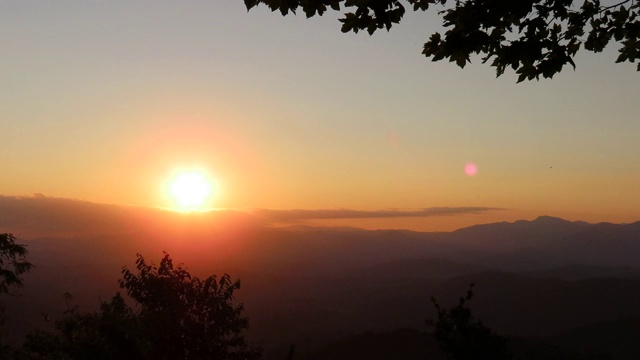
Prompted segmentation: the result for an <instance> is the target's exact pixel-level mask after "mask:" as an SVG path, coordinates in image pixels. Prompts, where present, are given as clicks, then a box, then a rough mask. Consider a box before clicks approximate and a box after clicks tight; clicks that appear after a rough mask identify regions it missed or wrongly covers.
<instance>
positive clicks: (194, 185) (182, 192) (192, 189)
mask: <svg viewBox="0 0 640 360" xmlns="http://www.w3.org/2000/svg"><path fill="white" fill-rule="evenodd" d="M168 190H169V195H170V196H171V198H172V199H173V202H174V205H175V209H176V210H181V211H198V210H206V206H207V203H208V201H209V200H210V198H211V196H212V194H213V184H212V182H211V181H210V180H209V179H207V178H206V177H205V176H204V175H203V174H201V173H199V172H181V173H178V174H177V175H176V176H175V177H174V178H173V179H172V180H171V182H170V183H169V189H168Z"/></svg>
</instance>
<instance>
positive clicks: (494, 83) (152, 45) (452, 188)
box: [0, 1, 640, 230]
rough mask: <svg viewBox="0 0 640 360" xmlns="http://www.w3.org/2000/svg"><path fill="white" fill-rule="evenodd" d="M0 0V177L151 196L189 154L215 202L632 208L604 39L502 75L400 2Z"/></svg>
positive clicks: (73, 191) (519, 209)
mask: <svg viewBox="0 0 640 360" xmlns="http://www.w3.org/2000/svg"><path fill="white" fill-rule="evenodd" d="M0 7H1V9H0V21H1V23H2V24H3V32H4V33H6V34H11V35H12V36H9V37H8V39H6V41H4V42H3V48H4V50H3V54H4V55H3V60H2V65H3V66H1V67H0V78H2V79H4V80H3V82H4V83H5V86H4V87H3V88H2V89H0V140H1V141H2V143H3V148H2V150H0V167H1V168H2V169H3V171H2V174H1V175H0V194H2V195H11V196H24V195H31V194H34V193H42V194H45V195H47V196H52V197H65V198H73V199H82V200H88V201H92V202H99V203H112V204H127V205H142V206H149V207H165V208H166V207H171V206H172V205H173V204H172V203H171V201H170V199H169V198H168V197H167V194H166V188H167V182H168V181H169V179H170V178H171V176H172V174H175V172H176V171H179V170H180V169H200V170H202V171H203V172H205V173H206V174H207V175H208V176H210V177H211V178H213V179H215V181H216V184H217V187H218V192H217V196H215V197H213V198H212V201H211V203H210V204H209V205H210V206H211V207H214V208H231V209H241V210H250V209H311V210H313V209H354V210H364V211H376V210H383V209H390V208H392V209H423V208H432V207H487V208H500V209H504V210H499V211H488V212H486V213H482V214H472V215H468V214H467V215H447V216H434V217H419V218H386V219H359V220H353V219H341V220H323V221H322V223H323V224H336V225H353V226H362V227H367V228H378V227H385V228H386V227H389V228H405V227H406V228H412V229H419V230H447V229H452V228H458V227H461V226H467V225H471V224H474V223H478V222H492V221H503V220H506V221H512V220H516V219H520V218H524V219H531V218H535V217H536V216H538V215H554V216H561V217H564V218H568V219H570V220H587V221H592V222H598V221H612V222H631V221H635V220H639V219H640V208H639V207H638V205H637V204H640V191H638V190H637V189H638V186H637V184H638V183H640V165H639V164H640V152H639V151H638V145H637V134H639V133H640V123H639V122H638V121H637V114H638V113H639V110H640V105H639V103H638V102H637V101H636V97H637V94H638V93H640V83H638V81H637V79H636V76H637V74H636V72H635V70H634V69H633V66H632V65H617V64H614V62H613V60H614V59H615V51H609V52H605V53H604V54H600V55H597V54H596V55H594V54H588V56H580V57H578V59H577V60H578V61H577V62H578V67H577V70H576V71H575V72H574V71H571V70H567V71H565V72H564V73H562V74H560V75H558V76H557V77H556V78H554V79H553V80H544V81H540V82H532V83H523V84H518V85H516V84H515V78H514V77H513V76H511V75H506V76H503V77H501V78H499V79H495V76H494V73H493V70H492V69H490V68H488V67H486V66H483V65H481V64H479V63H480V62H479V61H474V62H473V64H472V65H471V66H469V67H467V68H465V69H464V70H460V69H458V68H457V67H455V66H454V65H452V64H446V63H442V64H441V63H431V62H429V61H427V60H425V59H424V58H423V57H422V56H421V55H420V50H421V43H423V42H424V41H425V39H426V38H427V36H428V33H429V31H432V30H433V28H429V27H428V26H427V25H424V24H425V21H424V18H421V17H417V16H408V17H407V19H406V21H405V22H403V24H402V26H399V27H398V28H397V29H393V30H392V31H391V32H390V33H388V34H385V33H380V34H376V35H375V36H372V37H368V36H366V35H362V36H361V35H353V34H342V33H341V32H340V31H339V23H338V22H337V21H336V19H335V18H332V17H326V18H320V19H313V20H306V19H304V17H303V16H299V17H288V18H284V19H283V18H281V17H280V16H278V15H277V14H272V13H270V12H268V11H265V9H258V10H256V11H251V12H250V13H248V14H247V12H246V9H244V6H243V4H242V2H241V1H235V2H218V1H211V2H203V3H191V4H178V3H175V2H172V1H159V2H158V1H155V2H151V1H142V2H140V3H136V4H131V3H122V4H106V3H102V2H93V3H88V4H85V5H84V6H73V7H70V6H66V5H59V6H49V5H42V4H38V3H36V2H33V3H31V2H11V3H4V4H2V5H0ZM470 162H471V163H475V164H477V166H478V172H477V174H475V175H474V176H468V175H466V174H465V172H464V167H465V165H466V164H467V163H470Z"/></svg>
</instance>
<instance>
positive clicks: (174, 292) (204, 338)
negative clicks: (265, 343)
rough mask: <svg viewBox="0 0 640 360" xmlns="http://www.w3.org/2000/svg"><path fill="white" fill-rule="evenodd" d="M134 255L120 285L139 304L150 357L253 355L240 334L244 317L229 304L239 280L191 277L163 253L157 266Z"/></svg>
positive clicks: (187, 357)
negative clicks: (132, 265)
mask: <svg viewBox="0 0 640 360" xmlns="http://www.w3.org/2000/svg"><path fill="white" fill-rule="evenodd" d="M137 257H138V258H137V260H136V268H137V273H133V272H131V271H130V270H129V269H127V268H126V267H125V268H123V270H122V275H123V278H122V279H121V280H120V281H119V284H120V287H122V288H123V289H126V291H127V294H128V295H129V296H130V297H131V298H132V299H133V300H134V301H135V302H136V303H137V304H138V305H139V306H140V309H139V311H138V313H137V317H138V320H139V322H140V327H141V331H142V333H143V334H144V335H145V338H144V340H145V342H146V343H147V344H148V345H149V349H150V351H151V354H152V356H153V358H154V359H250V358H253V357H256V356H257V355H258V351H257V349H254V348H252V347H250V346H249V345H248V344H247V343H246V342H245V339H244V337H243V336H242V331H244V330H245V329H247V328H248V325H249V323H248V321H247V319H246V318H243V317H241V314H242V311H243V306H242V305H241V304H240V305H237V306H234V305H233V303H232V300H233V292H234V291H235V290H237V289H239V288H240V281H239V280H236V281H231V278H230V277H229V275H227V274H224V275H223V276H221V277H220V279H217V278H216V276H209V277H208V278H206V279H205V280H200V279H199V278H198V277H192V276H191V274H189V273H188V272H187V271H186V270H185V269H184V268H183V267H182V266H181V265H178V266H175V267H174V265H173V261H172V260H171V257H170V256H169V254H166V253H165V255H164V257H163V258H162V260H161V262H160V266H159V267H156V266H155V265H153V264H147V262H146V261H145V259H144V258H143V257H142V255H140V254H138V255H137Z"/></svg>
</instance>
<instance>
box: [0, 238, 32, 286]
mask: <svg viewBox="0 0 640 360" xmlns="http://www.w3.org/2000/svg"><path fill="white" fill-rule="evenodd" d="M15 241H16V238H15V236H13V234H0V294H2V293H8V292H9V290H10V289H11V288H12V287H22V285H23V283H22V277H21V275H22V274H24V273H26V272H28V271H29V270H31V268H33V265H32V264H31V263H30V262H28V261H27V260H26V259H27V254H28V253H29V251H28V250H27V247H26V245H20V244H16V242H15Z"/></svg>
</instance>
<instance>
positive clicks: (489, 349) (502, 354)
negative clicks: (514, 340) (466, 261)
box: [427, 284, 511, 360]
mask: <svg viewBox="0 0 640 360" xmlns="http://www.w3.org/2000/svg"><path fill="white" fill-rule="evenodd" d="M472 290H473V284H471V286H470V287H469V290H468V291H467V294H466V296H462V297H460V300H459V302H458V304H457V305H456V306H455V307H453V308H451V309H443V308H442V307H441V306H440V305H439V304H438V303H437V302H436V300H435V299H434V298H433V297H432V298H431V302H433V305H434V306H435V308H436V312H437V315H438V318H437V320H433V319H430V320H427V325H429V326H431V327H433V328H434V329H435V331H434V334H433V335H434V337H435V339H436V341H437V342H438V345H439V346H440V349H441V350H442V351H443V352H445V353H446V354H447V358H448V359H450V360H484V359H486V360H500V359H510V358H511V356H510V354H509V352H508V351H507V338H504V337H502V336H500V335H497V334H496V333H495V332H493V330H491V329H489V328H488V327H486V326H484V325H483V324H482V321H480V320H478V319H476V318H474V317H473V315H472V314H471V310H469V308H468V307H467V305H468V302H469V300H471V297H472V296H473V291H472Z"/></svg>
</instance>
